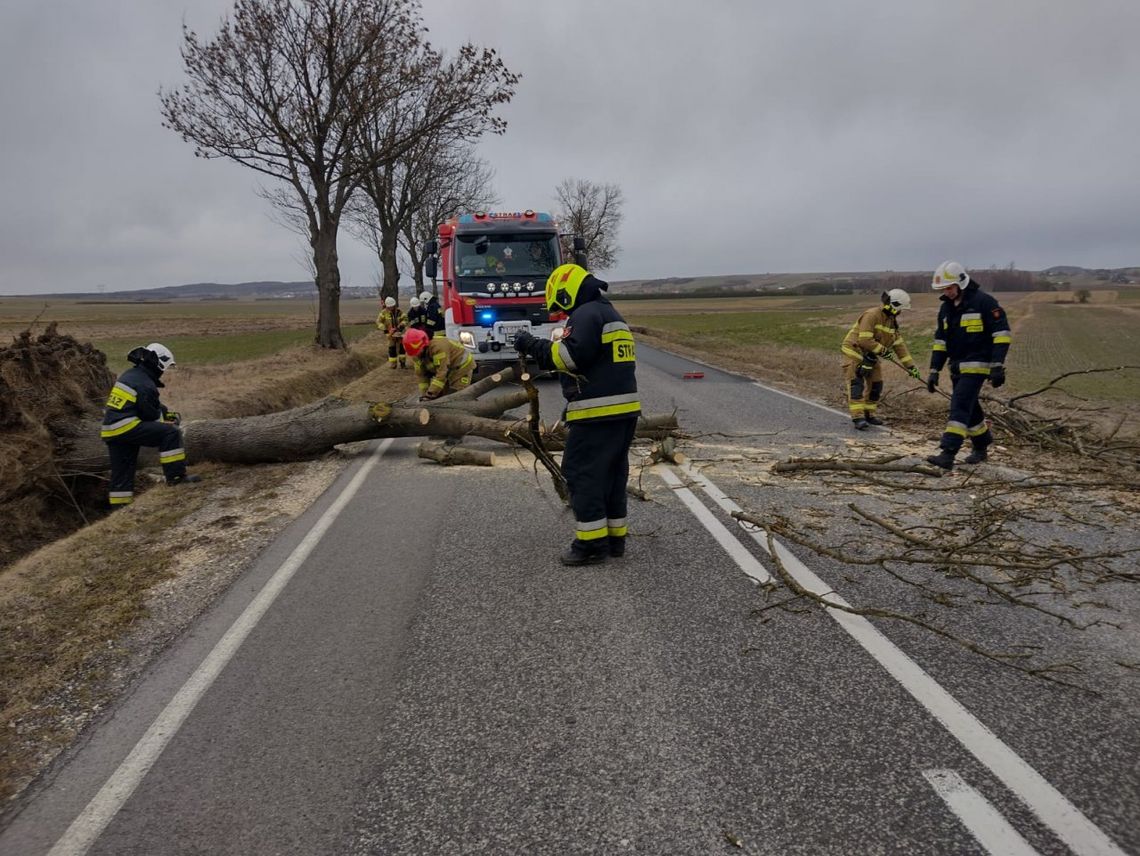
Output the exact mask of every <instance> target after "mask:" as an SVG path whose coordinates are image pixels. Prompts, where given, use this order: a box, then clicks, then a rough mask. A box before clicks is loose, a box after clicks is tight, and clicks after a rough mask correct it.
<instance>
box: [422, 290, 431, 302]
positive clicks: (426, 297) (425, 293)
mask: <svg viewBox="0 0 1140 856" xmlns="http://www.w3.org/2000/svg"><path fill="white" fill-rule="evenodd" d="M420 300H421V301H423V302H424V303H427V302H428V301H429V300H431V292H430V291H421V292H420Z"/></svg>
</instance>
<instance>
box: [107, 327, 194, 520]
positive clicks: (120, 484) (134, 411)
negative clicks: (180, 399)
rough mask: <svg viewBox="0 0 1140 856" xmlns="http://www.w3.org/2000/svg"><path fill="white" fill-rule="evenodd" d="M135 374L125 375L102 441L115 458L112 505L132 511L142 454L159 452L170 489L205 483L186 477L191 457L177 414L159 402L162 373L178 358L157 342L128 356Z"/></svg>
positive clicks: (113, 399)
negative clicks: (141, 450) (146, 449)
mask: <svg viewBox="0 0 1140 856" xmlns="http://www.w3.org/2000/svg"><path fill="white" fill-rule="evenodd" d="M127 360H128V361H130V362H131V363H132V364H133V367H132V368H129V369H127V370H126V371H125V372H123V373H122V374H121V375H120V376H119V379H118V380H117V381H115V385H114V387H112V389H111V393H110V395H108V396H107V406H106V410H104V412H103V427H102V429H101V431H100V436H101V437H102V438H103V441H104V442H105V443H106V444H107V452H108V454H109V455H110V457H111V486H110V503H111V506H112V507H115V506H119V505H128V504H130V503H131V502H132V501H133V500H134V495H135V468H136V466H137V464H138V458H139V448H140V447H142V446H157V447H158V459H159V461H161V463H162V473H163V475H164V476H166V483H167V484H171V485H174V484H184V483H187V482H196V481H201V478H200V477H199V476H195V475H189V474H187V472H186V452H185V451H184V450H183V448H182V431H181V429H179V427H178V425H179V423H180V421H181V420H180V418H179V416H178V414H177V413H175V412H174V411H172V410H167V409H166V406H165V405H164V404H163V403H162V401H160V400H159V395H158V390H159V389H160V388H161V387H162V380H161V378H162V373H163V372H164V371H166V370H167V369H169V368H170V367H171V366H173V365H174V354H172V353H171V352H170V349H169V348H167V347H166V346H165V345H161V344H159V343H158V342H153V343H151V344H149V345H147V346H146V347H145V348H135V349H134V350H133V351H131V352H130V353H129V354H127Z"/></svg>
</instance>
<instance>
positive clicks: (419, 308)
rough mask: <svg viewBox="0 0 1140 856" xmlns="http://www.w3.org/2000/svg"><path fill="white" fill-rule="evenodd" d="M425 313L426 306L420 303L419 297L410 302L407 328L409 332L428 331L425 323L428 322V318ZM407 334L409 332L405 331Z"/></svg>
mask: <svg viewBox="0 0 1140 856" xmlns="http://www.w3.org/2000/svg"><path fill="white" fill-rule="evenodd" d="M425 312H426V310H425V309H424V305H423V303H421V302H420V299H419V298H418V297H413V298H412V299H411V300H410V301H408V314H407V319H408V327H407V329H408V330H424V329H426V324H425V323H424V322H425V321H426V320H427V317H426V314H425ZM405 332H407V331H405Z"/></svg>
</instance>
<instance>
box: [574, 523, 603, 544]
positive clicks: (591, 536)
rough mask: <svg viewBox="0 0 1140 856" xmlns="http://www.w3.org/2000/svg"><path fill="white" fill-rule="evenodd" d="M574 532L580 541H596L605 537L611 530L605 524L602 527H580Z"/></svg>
mask: <svg viewBox="0 0 1140 856" xmlns="http://www.w3.org/2000/svg"><path fill="white" fill-rule="evenodd" d="M574 534H575V536H576V537H577V538H578V540H579V541H596V540H598V539H599V538H605V537H606V536H607V535H608V534H609V532H608V531H606V528H605V527H604V526H603V527H602V528H601V529H579V530H577V531H576V532H575V533H574Z"/></svg>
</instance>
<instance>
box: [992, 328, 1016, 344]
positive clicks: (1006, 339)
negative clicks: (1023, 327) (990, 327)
mask: <svg viewBox="0 0 1140 856" xmlns="http://www.w3.org/2000/svg"><path fill="white" fill-rule="evenodd" d="M1012 341H1013V333H1011V332H1010V331H1009V330H994V344H995V345H1008V344H1009V343H1010V342H1012Z"/></svg>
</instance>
